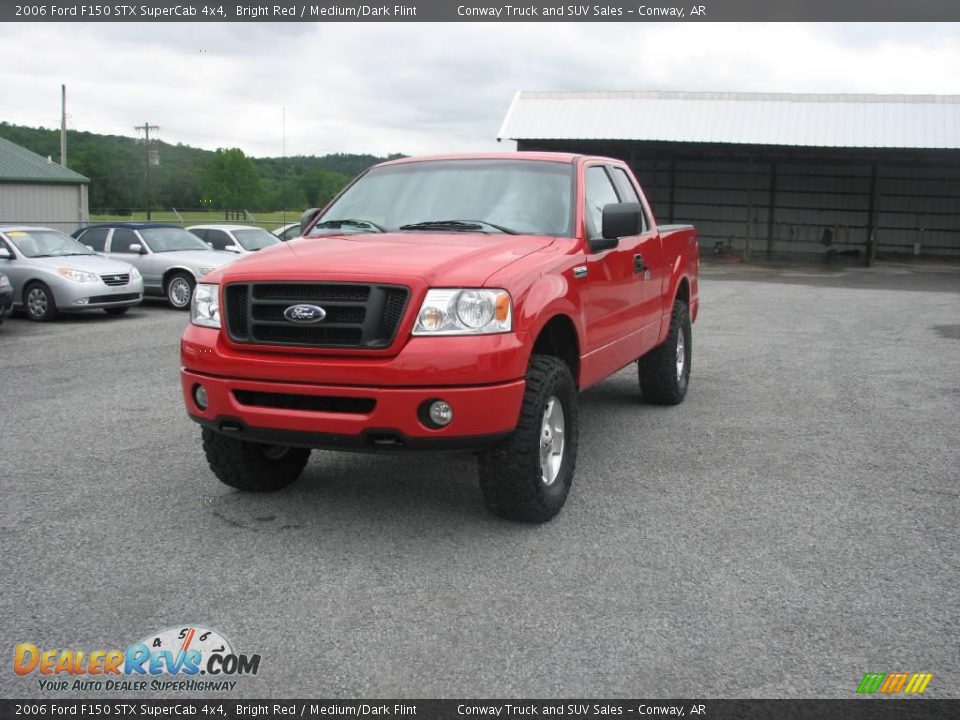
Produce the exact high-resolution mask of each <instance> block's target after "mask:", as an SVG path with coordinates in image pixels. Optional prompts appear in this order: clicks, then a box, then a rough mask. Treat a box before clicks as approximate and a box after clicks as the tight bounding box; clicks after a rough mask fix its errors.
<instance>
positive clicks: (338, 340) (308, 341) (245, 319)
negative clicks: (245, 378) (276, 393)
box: [224, 283, 410, 350]
mask: <svg viewBox="0 0 960 720" xmlns="http://www.w3.org/2000/svg"><path fill="white" fill-rule="evenodd" d="M409 297H410V291H409V289H408V288H406V287H402V286H398V285H363V284H355V283H231V284H229V285H227V286H226V288H225V289H224V306H225V307H224V319H225V327H226V330H227V333H228V335H229V336H230V339H231V340H233V341H234V342H238V343H244V344H249V345H292V346H297V347H339V348H358V349H367V350H375V349H382V348H385V347H388V346H389V345H390V344H391V343H392V342H393V339H394V337H395V336H396V333H397V329H398V328H399V327H400V322H401V321H402V320H403V314H404V310H405V309H406V306H407V301H408V300H409ZM294 305H315V306H317V307H320V308H322V309H323V311H324V313H325V316H324V318H323V320H321V321H319V322H314V323H296V322H293V321H291V320H288V319H287V318H286V317H285V315H284V313H285V312H286V310H287V308H290V307H292V306H294Z"/></svg>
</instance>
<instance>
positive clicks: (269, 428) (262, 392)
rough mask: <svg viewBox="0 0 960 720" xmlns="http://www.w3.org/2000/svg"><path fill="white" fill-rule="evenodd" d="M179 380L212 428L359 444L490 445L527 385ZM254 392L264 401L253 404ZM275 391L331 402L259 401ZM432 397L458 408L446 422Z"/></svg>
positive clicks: (302, 442) (337, 445)
mask: <svg viewBox="0 0 960 720" xmlns="http://www.w3.org/2000/svg"><path fill="white" fill-rule="evenodd" d="M181 384H182V389H183V399H184V402H185V403H186V406H187V412H188V413H189V415H190V417H191V418H192V419H193V420H195V421H196V422H198V423H200V424H201V425H203V426H204V427H207V428H209V429H211V430H213V431H215V432H220V433H223V434H224V435H229V436H232V437H236V438H239V439H243V440H250V441H252V442H261V443H268V444H276V445H292V446H299V447H313V448H320V447H323V448H332V449H342V450H357V451H378V450H469V449H476V448H480V447H484V446H488V445H490V444H492V443H495V442H497V441H499V440H502V439H503V438H505V437H507V436H509V435H510V433H511V432H512V431H513V429H514V428H515V427H516V424H517V420H518V418H519V415H520V405H521V403H522V401H523V392H524V386H525V383H524V381H523V380H513V381H510V382H505V383H498V384H494V385H476V386H466V387H464V386H459V387H402V388H400V387H377V386H345V385H318V384H304V383H288V382H272V381H257V380H240V379H233V378H225V377H219V376H215V375H207V374H203V373H198V372H194V371H191V370H188V369H183V370H181ZM197 385H201V386H202V387H203V388H204V389H205V390H206V393H207V406H206V408H201V407H200V406H199V405H198V404H197V402H196V399H195V397H194V388H195V387H196V386H197ZM251 397H255V398H256V399H257V403H260V404H250V398H251ZM277 397H282V398H289V397H295V398H298V400H297V401H296V402H297V403H298V404H301V405H302V404H303V403H304V402H305V401H304V398H307V399H308V400H309V401H310V402H313V403H314V404H320V405H324V406H326V408H327V409H323V410H317V409H312V410H304V409H290V408H289V407H276V406H267V405H266V404H262V403H270V402H274V403H276V398H277ZM241 398H242V399H243V400H244V402H241ZM431 400H444V401H445V402H447V403H449V404H450V406H451V407H452V408H453V420H452V421H451V422H450V424H449V425H447V426H445V427H443V428H434V427H430V426H429V425H428V424H427V422H425V419H424V413H423V410H422V408H421V406H422V405H423V403H425V402H427V401H431ZM284 402H289V401H288V400H284ZM331 407H333V408H337V409H336V410H332V409H330V408H331ZM358 407H359V409H358ZM345 410H346V411H345Z"/></svg>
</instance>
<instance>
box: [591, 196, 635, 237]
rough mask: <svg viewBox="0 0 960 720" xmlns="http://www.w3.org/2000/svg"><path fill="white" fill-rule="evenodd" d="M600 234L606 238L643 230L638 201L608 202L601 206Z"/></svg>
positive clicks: (626, 235)
mask: <svg viewBox="0 0 960 720" xmlns="http://www.w3.org/2000/svg"><path fill="white" fill-rule="evenodd" d="M601 222H602V230H601V234H602V235H603V237H604V238H606V239H607V240H613V239H616V238H622V237H631V236H633V235H639V234H640V233H641V232H642V231H643V209H642V208H641V207H640V203H610V204H608V205H604V206H603V220H602V221H601Z"/></svg>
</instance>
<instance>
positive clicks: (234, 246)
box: [223, 243, 241, 253]
mask: <svg viewBox="0 0 960 720" xmlns="http://www.w3.org/2000/svg"><path fill="white" fill-rule="evenodd" d="M223 249H224V250H226V251H227V252H232V253H239V252H241V250H240V246H239V245H237V244H236V243H231V244H230V245H227V246H226V247H224V248H223Z"/></svg>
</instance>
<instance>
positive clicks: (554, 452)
mask: <svg viewBox="0 0 960 720" xmlns="http://www.w3.org/2000/svg"><path fill="white" fill-rule="evenodd" d="M563 431H564V417H563V403H561V402H560V398H558V397H557V396H556V395H551V396H550V399H549V400H547V404H546V407H544V409H543V420H542V422H541V423H540V480H541V481H542V482H543V484H544V485H553V483H555V482H556V481H557V477H558V476H559V475H560V466H561V465H562V464H563V442H564V432H563Z"/></svg>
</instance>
